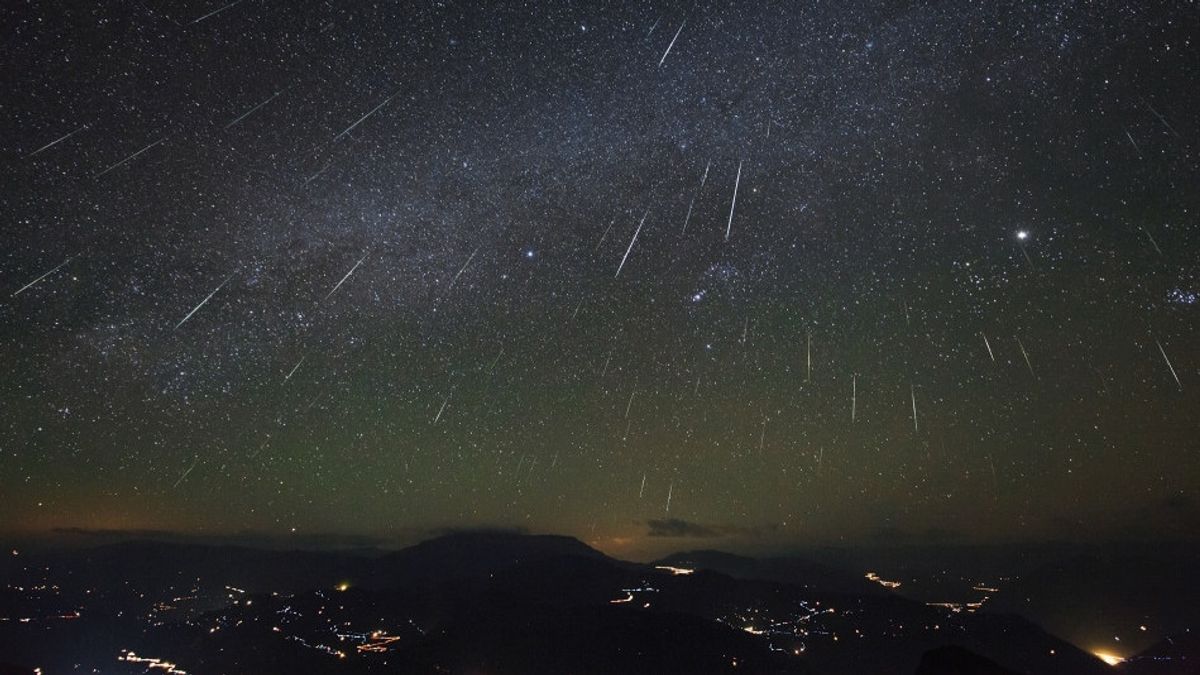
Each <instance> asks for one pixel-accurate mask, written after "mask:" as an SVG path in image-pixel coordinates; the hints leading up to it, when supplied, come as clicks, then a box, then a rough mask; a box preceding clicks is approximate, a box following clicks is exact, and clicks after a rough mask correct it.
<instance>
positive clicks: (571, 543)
mask: <svg viewBox="0 0 1200 675" xmlns="http://www.w3.org/2000/svg"><path fill="white" fill-rule="evenodd" d="M562 556H575V557H579V558H591V559H596V560H608V559H609V558H608V557H607V556H605V555H604V554H603V553H601V552H599V551H597V550H595V549H593V548H591V547H589V546H587V545H586V544H584V543H583V542H581V541H579V540H578V539H574V538H572V537H563V536H558V535H529V534H512V533H504V532H465V533H455V534H448V535H445V536H441V537H438V538H436V539H430V540H428V541H423V542H421V543H419V544H417V545H415V546H412V547H409V548H406V549H403V550H401V551H397V552H395V553H390V554H388V555H385V556H383V557H381V558H379V559H378V560H377V561H375V566H374V576H373V577H371V579H370V583H371V584H372V585H374V586H381V587H394V586H397V585H411V584H423V583H431V582H444V581H450V580H454V579H466V578H472V577H481V576H488V575H490V574H493V573H495V572H497V571H500V570H502V569H504V568H506V567H509V566H511V565H515V564H517V563H522V562H530V561H535V560H544V559H547V558H556V557H562Z"/></svg>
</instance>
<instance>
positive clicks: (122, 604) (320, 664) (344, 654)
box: [0, 533, 1200, 675]
mask: <svg viewBox="0 0 1200 675" xmlns="http://www.w3.org/2000/svg"><path fill="white" fill-rule="evenodd" d="M1049 574H1050V573H1049V572H1046V573H1045V574H1043V575H1042V576H1039V577H1038V578H1037V579H1035V581H1037V582H1038V583H1040V584H1044V583H1046V582H1047V581H1046V580H1047V579H1049V578H1050V576H1049ZM0 575H2V576H0V582H2V583H0V673H7V672H26V673H27V672H33V669H34V668H41V669H42V672H44V673H65V672H101V673H142V672H155V673H163V672H166V673H192V674H196V673H304V672H328V673H368V672H370V673H376V672H395V673H436V672H441V673H719V672H739V673H740V672H754V673H818V674H821V673H876V674H880V675H887V674H890V673H896V674H903V675H911V674H913V673H921V674H922V675H935V674H943V673H944V674H949V673H997V674H999V673H1026V674H1030V675H1033V674H1040V673H1047V674H1050V673H1055V674H1065V675H1070V674H1074V673H1078V674H1089V673H1096V674H1097V675H1099V674H1101V673H1114V672H1118V673H1133V674H1135V675H1142V674H1147V675H1149V674H1163V675H1166V674H1175V673H1197V672H1200V670H1198V669H1197V665H1198V664H1200V645H1198V644H1197V643H1198V641H1197V640H1196V638H1195V637H1194V635H1195V634H1194V633H1191V632H1188V631H1187V630H1186V629H1181V628H1180V627H1181V626H1182V625H1185V624H1186V622H1187V620H1188V619H1189V617H1188V616H1187V614H1186V610H1185V611H1182V612H1181V611H1175V612H1174V614H1172V615H1171V621H1172V623H1171V628H1172V630H1174V631H1175V632H1176V634H1175V635H1173V636H1172V637H1170V638H1168V639H1166V640H1163V641H1162V642H1160V643H1158V644H1155V645H1153V646H1152V647H1150V649H1148V650H1146V651H1145V652H1143V653H1141V654H1138V655H1137V656H1135V657H1132V658H1129V659H1127V660H1126V662H1125V663H1123V664H1121V665H1119V666H1117V667H1113V666H1109V665H1106V664H1105V663H1104V662H1102V661H1101V660H1099V659H1098V658H1097V657H1096V656H1094V655H1092V654H1090V653H1088V652H1086V651H1084V650H1082V649H1080V648H1078V647H1076V646H1074V645H1072V644H1070V643H1068V642H1066V641H1064V640H1063V639H1060V638H1058V637H1055V636H1054V635H1051V634H1050V633H1048V632H1046V631H1045V630H1043V629H1042V628H1040V627H1039V626H1038V625H1036V624H1034V623H1032V622H1031V621H1029V620H1026V619H1024V618H1021V617H1020V616H1018V615H1017V614H1015V613H1013V612H1012V611H1011V610H1012V608H1013V607H1020V606H1026V605H1028V606H1033V605H1035V604H1037V603H1042V602H1048V600H1046V601H1043V600H1042V599H1041V598H1038V599H1036V600H1035V599H1033V598H1030V597H1027V596H1022V597H1005V593H1004V591H1003V589H1000V588H992V587H989V586H986V585H982V584H976V587H968V589H967V590H968V592H969V593H974V596H971V595H968V596H966V597H964V598H963V599H962V601H961V602H958V601H955V602H929V601H922V600H919V599H914V598H913V597H911V596H910V597H906V595H905V592H906V591H907V590H908V589H909V587H910V586H911V585H912V584H909V585H908V586H904V585H900V586H896V585H893V582H889V580H888V579H886V578H867V577H866V576H865V575H863V574H862V573H860V572H851V571H849V570H845V569H838V568H837V567H836V566H830V565H824V564H817V563H812V562H807V561H804V560H799V559H794V558H788V559H770V560H755V559H750V558H742V557H737V556H731V555H728V554H721V553H716V552H696V553H690V554H679V555H676V556H672V557H670V558H668V559H664V560H662V561H659V562H658V563H654V564H648V565H643V564H634V563H628V562H623V561H619V560H614V559H611V558H609V557H607V556H605V555H603V554H601V553H600V552H598V551H596V550H594V549H591V548H589V547H587V546H585V545H584V544H582V543H580V542H579V541H577V540H574V539H570V538H567V537H555V536H528V535H517V534H502V533H483V534H481V533H472V534H456V535H450V536H445V537H442V538H438V539H434V540H431V541H427V542H424V543H422V544H419V545H417V546H414V547H411V548H408V549H404V550H401V551H397V552H390V553H383V552H379V551H357V552H298V551H289V552H283V551H264V550H256V549H250V548H242V547H231V546H207V545H189V544H177V543H158V542H127V543H121V544H112V545H107V546H101V547H96V548H89V549H77V550H66V551H63V550H59V551H55V552H43V553H33V552H23V551H16V550H14V551H13V552H12V553H11V555H6V556H5V558H4V560H3V563H2V564H0ZM1011 583H1012V584H1014V587H1019V584H1018V583H1017V582H1016V581H1012V582H1011ZM1181 590H1182V589H1181ZM939 592H940V591H939ZM1022 592H1023V593H1024V590H1023V591H1022ZM993 595H994V596H995V597H993ZM1047 597H1050V594H1047ZM972 598H974V599H972ZM1174 606H1183V607H1186V606H1187V603H1186V602H1182V603H1176V605H1174ZM992 607H997V608H1001V609H1002V610H1003V611H998V610H993V609H992Z"/></svg>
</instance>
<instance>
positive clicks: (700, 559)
mask: <svg viewBox="0 0 1200 675" xmlns="http://www.w3.org/2000/svg"><path fill="white" fill-rule="evenodd" d="M653 564H655V565H671V566H676V567H691V568H696V569H706V570H713V571H715V572H721V573H722V574H728V575H729V576H731V577H737V578H738V579H762V580H764V581H779V582H782V583H786V584H795V585H797V586H801V587H804V588H812V589H819V590H822V591H827V592H831V593H856V594H865V595H879V594H881V593H884V592H886V591H885V589H883V588H882V587H880V586H878V585H877V584H873V583H871V582H869V581H867V580H866V579H864V578H863V577H862V576H861V575H859V574H855V573H851V572H846V571H843V570H839V569H836V568H834V567H830V566H828V565H823V564H820V563H816V562H812V561H810V560H805V559H803V558H796V557H778V558H747V557H744V556H740V555H734V554H732V553H725V552H723V551H712V550H701V551H688V552H685V553H675V554H673V555H669V556H667V557H665V558H663V559H662V560H659V561H656V562H655V563H653Z"/></svg>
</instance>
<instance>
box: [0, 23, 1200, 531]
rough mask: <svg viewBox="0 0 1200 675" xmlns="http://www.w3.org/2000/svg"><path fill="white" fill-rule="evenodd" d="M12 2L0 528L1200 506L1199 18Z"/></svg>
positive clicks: (1067, 522)
mask: <svg viewBox="0 0 1200 675" xmlns="http://www.w3.org/2000/svg"><path fill="white" fill-rule="evenodd" d="M4 13H5V15H6V16H5V19H4V21H3V29H2V31H3V35H4V37H3V44H4V45H5V49H4V53H5V56H4V58H3V61H4V65H3V67H2V71H0V72H3V76H2V77H3V84H4V86H3V90H4V95H3V97H2V98H3V100H2V101H0V111H2V112H3V114H2V115H0V176H2V179H0V180H2V184H3V189H2V191H0V214H2V215H3V222H2V224H0V228H3V229H2V232H3V234H2V236H0V243H2V245H0V358H2V359H3V364H4V365H3V368H4V370H3V373H4V376H3V378H2V381H0V453H2V454H0V495H3V500H2V501H3V504H2V507H0V531H8V532H33V531H46V530H50V529H52V528H88V529H105V530H109V529H143V530H144V529H155V530H171V531H178V532H191V533H210V534H219V533H235V532H255V533H263V534H265V535H270V536H277V537H287V536H291V535H294V536H297V537H300V536H303V535H313V534H318V533H334V534H341V535H361V536H369V537H382V538H388V537H403V536H410V535H413V534H414V533H420V532H425V531H434V530H437V529H439V528H460V527H466V528H470V527H488V526H496V527H513V526H515V527H521V528H526V529H528V530H530V531H537V532H556V533H564V534H571V535H575V536H578V537H580V538H581V539H583V540H585V541H587V542H589V543H593V544H595V545H597V546H599V547H600V548H602V549H604V550H606V551H608V552H612V553H617V554H622V553H627V552H634V551H637V550H644V549H646V548H648V547H655V546H658V547H664V546H665V547H668V548H669V547H672V546H677V547H680V548H682V547H685V546H689V545H691V544H693V543H695V541H696V540H703V541H704V542H708V543H711V544H713V545H727V546H733V547H736V546H743V547H773V546H774V547H785V546H793V545H803V544H811V543H839V542H844V543H864V542H865V543H880V542H883V543H906V542H934V541H939V542H944V541H954V542H957V541H971V542H1003V541H1014V540H1038V539H1051V538H1062V537H1071V538H1080V539H1091V540H1098V539H1121V538H1128V537H1137V538H1151V539H1153V538H1176V537H1195V536H1196V533H1197V532H1200V415H1198V413H1200V331H1198V328H1200V230H1198V228H1197V218H1198V216H1200V189H1198V188H1197V186H1198V185H1200V182H1198V180H1200V170H1198V166H1197V161H1198V159H1200V149H1198V147H1197V143H1198V138H1200V88H1198V87H1197V84H1196V83H1197V81H1198V74H1200V44H1198V43H1200V15H1198V14H1197V11H1196V6H1195V4H1194V3H1184V2H1178V3H1176V2H1162V3H1158V2H1150V3H1145V2H1100V3H1077V2H1038V3H1032V2H1025V3H1007V2H1000V3H996V2H976V3H966V2H936V3H930V2H926V3H913V2H904V3H880V4H877V5H876V4H865V3H843V2H805V3H799V2H796V3H791V2H764V3H749V2H713V3H700V4H697V5H695V6H692V5H689V4H650V3H607V2H601V3H594V2H566V1H563V2H537V3H526V4H519V3H505V4H503V5H500V4H483V3H480V4H472V3H465V2H398V3H376V4H373V5H370V6H368V5H367V4H366V3H342V2H303V3H280V2H273V1H271V0H240V1H239V2H234V3H233V4H228V3H226V2H225V1H224V0H221V1H219V2H208V1H204V0H190V1H188V2H178V1H176V2H147V3H139V2H126V3H116V2H113V3H99V4H98V5H96V6H92V5H91V3H43V2H29V3H19V4H14V5H13V6H12V7H9V8H6V9H5V10H4Z"/></svg>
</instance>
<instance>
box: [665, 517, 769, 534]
mask: <svg viewBox="0 0 1200 675" xmlns="http://www.w3.org/2000/svg"><path fill="white" fill-rule="evenodd" d="M646 528H647V530H646V536H648V537H676V538H692V539H713V538H716V537H729V536H734V535H749V536H755V535H758V534H760V530H759V529H758V528H754V527H738V526H736V525H705V524H703V523H694V522H692V521H690V520H682V519H680V518H663V519H658V520H647V521H646Z"/></svg>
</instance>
